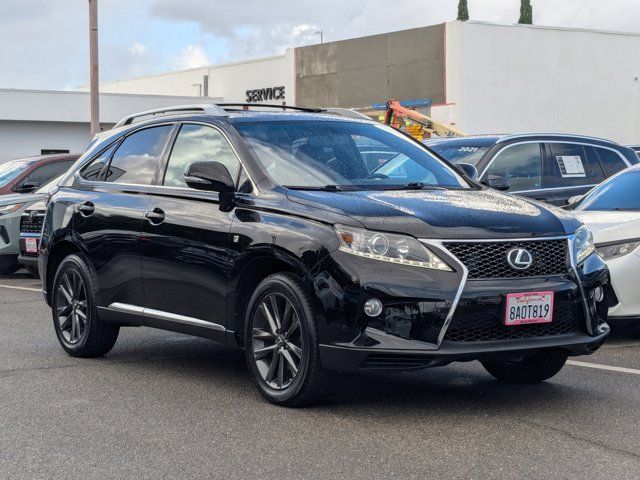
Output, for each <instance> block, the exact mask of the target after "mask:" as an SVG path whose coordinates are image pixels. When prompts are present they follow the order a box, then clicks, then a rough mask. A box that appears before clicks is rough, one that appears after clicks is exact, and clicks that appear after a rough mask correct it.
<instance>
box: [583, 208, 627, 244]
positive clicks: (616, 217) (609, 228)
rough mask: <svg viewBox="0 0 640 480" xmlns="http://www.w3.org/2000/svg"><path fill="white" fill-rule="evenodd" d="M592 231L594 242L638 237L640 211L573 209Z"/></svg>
mask: <svg viewBox="0 0 640 480" xmlns="http://www.w3.org/2000/svg"><path fill="white" fill-rule="evenodd" d="M573 213H574V214H575V216H576V217H577V218H578V219H580V220H581V221H582V222H583V223H584V224H585V225H587V226H588V227H589V228H590V229H591V231H592V232H593V240H594V241H595V243H606V242H615V241H617V240H625V239H632V238H640V212H618V211H611V212H609V211H582V212H581V211H574V212H573Z"/></svg>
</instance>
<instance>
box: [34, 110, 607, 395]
mask: <svg viewBox="0 0 640 480" xmlns="http://www.w3.org/2000/svg"><path fill="white" fill-rule="evenodd" d="M174 108H175V110H174ZM233 108H236V107H233ZM233 108H232V107H228V106H227V107H223V106H219V105H208V106H192V107H172V108H168V109H165V110H160V111H153V112H146V113H143V114H139V115H134V116H131V117H128V118H126V119H123V121H121V122H120V123H119V124H118V126H117V127H116V128H115V129H113V130H112V131H110V132H107V133H104V134H102V135H101V137H100V139H99V141H96V142H95V143H94V144H93V145H92V147H91V148H90V150H89V151H87V153H86V154H85V155H84V156H83V157H82V159H81V161H79V162H78V164H77V166H76V167H75V168H74V170H73V171H72V172H70V173H68V174H67V175H66V177H65V178H64V179H63V180H62V182H61V185H60V188H59V190H58V191H57V192H56V193H55V194H53V196H52V197H51V198H50V200H49V202H48V205H47V211H46V216H45V221H44V228H43V235H42V239H41V242H40V255H39V267H40V273H41V277H42V281H43V290H44V294H45V298H46V301H47V303H48V304H49V305H50V306H51V309H52V314H53V325H54V329H55V333H56V335H57V338H58V340H59V342H60V344H61V346H62V348H63V349H64V350H65V351H66V352H67V353H68V354H70V355H72V356H78V357H93V356H99V355H104V354H106V353H107V352H109V351H110V350H111V348H112V347H113V345H114V343H115V342H116V339H117V338H118V333H119V330H120V328H121V327H123V326H131V325H146V326H151V327H156V328H162V329H166V330H171V331H176V332H182V333H187V334H191V335H196V336H201V337H206V338H210V339H213V340H217V341H219V342H222V343H224V344H227V345H232V346H237V347H240V348H244V350H245V354H246V360H247V363H248V367H249V370H250V372H251V375H252V376H253V378H254V379H255V383H256V385H257V387H258V390H259V391H260V392H261V393H262V395H264V396H265V397H266V398H267V399H268V400H270V401H271V402H273V403H276V404H279V405H288V406H298V405H303V404H308V403H311V402H313V401H315V400H316V399H317V398H318V396H319V395H320V394H321V393H322V392H323V389H324V387H323V386H324V385H325V381H326V380H327V372H328V371H336V370H338V371H344V370H352V371H371V370H408V369H409V370H410V369H419V368H425V367H433V366H439V365H446V364H448V363H450V362H454V361H470V360H480V361H481V362H482V364H483V365H484V367H485V368H486V369H487V370H488V371H489V372H490V373H491V374H492V375H493V376H494V377H496V378H498V379H501V380H504V381H511V382H538V381H542V380H545V379H547V378H550V377H552V376H553V375H555V374H556V373H557V372H558V371H559V370H560V369H561V368H562V366H563V365H564V364H565V361H566V360H567V357H568V356H570V355H587V354H590V353H592V352H594V351H595V350H597V349H598V348H599V347H600V345H601V344H602V343H603V342H604V340H605V337H606V336H607V334H608V332H609V327H608V325H607V323H606V314H607V295H608V287H607V284H606V282H607V278H608V271H607V269H606V266H605V264H604V262H603V261H602V259H600V257H599V256H598V255H595V249H594V246H593V243H592V241H591V234H590V232H589V230H588V229H587V228H586V227H584V226H583V225H581V223H580V222H579V221H578V220H576V219H575V218H574V217H573V216H571V215H570V214H568V213H565V212H563V211H561V210H557V209H553V208H551V207H549V208H547V207H544V206H542V205H540V204H537V203H531V202H529V201H527V200H526V199H523V198H519V197H515V196H509V195H504V194H502V193H500V192H497V191H495V190H492V189H488V188H486V187H484V186H482V185H480V184H477V183H475V182H473V181H471V180H469V179H467V178H465V177H464V176H463V175H461V174H460V173H458V172H457V171H456V170H455V169H452V168H451V166H450V165H449V164H448V163H446V162H443V161H442V160H440V159H438V158H437V157H436V156H435V155H433V154H432V153H431V152H430V151H429V150H428V149H427V148H426V147H424V146H423V145H422V144H420V143H419V142H415V141H413V140H412V139H410V138H408V137H406V136H405V135H403V134H401V133H399V132H397V131H395V130H394V129H392V128H390V127H387V126H385V125H381V124H379V123H377V122H373V121H365V120H353V119H348V118H344V117H338V116H333V115H330V114H327V113H323V112H322V111H318V110H308V109H292V108H290V107H287V109H286V110H283V107H279V109H278V110H276V111H273V112H262V111H252V110H247V111H244V110H242V107H241V106H240V107H237V110H234V109H233ZM363 137H364V138H365V139H369V140H371V141H372V142H377V143H378V144H380V145H382V146H383V147H384V149H385V150H387V149H389V150H394V151H395V152H396V156H397V157H406V158H407V159H409V160H410V162H409V163H407V162H405V164H404V166H405V167H407V168H399V169H397V170H395V171H393V172H389V175H383V174H379V173H375V171H372V170H370V167H368V166H367V162H366V160H365V159H364V158H363V157H362V156H361V155H360V153H359V148H358V145H364V144H366V143H367V142H362V141H360V140H362V138H363ZM356 139H358V140H359V141H358V142H356ZM390 161H391V160H390ZM387 163H388V162H387Z"/></svg>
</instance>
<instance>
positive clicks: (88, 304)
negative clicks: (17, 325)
mask: <svg viewBox="0 0 640 480" xmlns="http://www.w3.org/2000/svg"><path fill="white" fill-rule="evenodd" d="M51 291H52V295H51V311H52V313H53V326H54V329H55V332H56V336H57V337H58V341H59V342H60V345H61V346H62V348H63V349H64V351H65V352H67V353H68V354H69V355H71V356H72V357H83V358H89V357H100V356H102V355H105V354H106V353H108V352H109V351H110V350H111V349H112V348H113V345H114V344H115V343H116V340H117V339H118V333H119V332H120V327H119V326H118V325H112V324H108V323H104V322H102V321H101V320H100V317H99V316H98V309H97V308H96V301H95V298H96V281H95V276H94V274H93V271H92V270H91V268H90V267H89V264H88V262H87V260H86V259H85V257H84V256H82V255H78V254H73V255H69V256H68V257H66V258H65V259H64V260H63V261H62V262H61V263H60V265H59V267H58V270H57V272H56V275H55V278H54V280H53V286H52V290H51ZM83 316H84V320H83V318H82V317H83Z"/></svg>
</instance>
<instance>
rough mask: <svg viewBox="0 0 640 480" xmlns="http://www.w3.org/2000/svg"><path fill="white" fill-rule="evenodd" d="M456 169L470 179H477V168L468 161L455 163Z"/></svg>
mask: <svg viewBox="0 0 640 480" xmlns="http://www.w3.org/2000/svg"><path fill="white" fill-rule="evenodd" d="M453 166H454V167H456V170H458V172H460V173H461V174H462V175H464V176H465V177H467V178H469V179H470V180H474V181H476V180H478V169H477V168H476V167H475V166H474V165H471V164H470V163H455V164H454V165H453Z"/></svg>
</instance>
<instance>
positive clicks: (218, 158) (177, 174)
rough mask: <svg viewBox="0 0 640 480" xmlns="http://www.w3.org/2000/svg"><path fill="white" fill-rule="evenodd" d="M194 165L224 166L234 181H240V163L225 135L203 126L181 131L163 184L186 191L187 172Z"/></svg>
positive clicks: (194, 126)
mask: <svg viewBox="0 0 640 480" xmlns="http://www.w3.org/2000/svg"><path fill="white" fill-rule="evenodd" d="M195 162H219V163H222V164H223V165H224V166H225V167H227V169H228V170H229V173H230V174H231V178H233V179H235V178H237V176H238V172H239V170H240V162H239V161H238V158H237V157H236V154H235V153H234V151H233V149H232V148H231V145H229V142H228V141H227V139H226V138H225V137H224V135H223V134H222V133H220V132H219V131H218V130H216V129H215V128H211V127H207V126H204V125H189V124H186V125H183V126H182V128H181V129H180V133H178V138H176V142H175V144H174V145H173V149H172V150H171V156H170V157H169V163H168V164H167V170H166V172H165V175H164V182H163V184H164V185H165V186H170V187H187V184H186V183H185V181H184V172H185V171H186V169H187V167H188V166H189V165H191V164H192V163H195Z"/></svg>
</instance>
